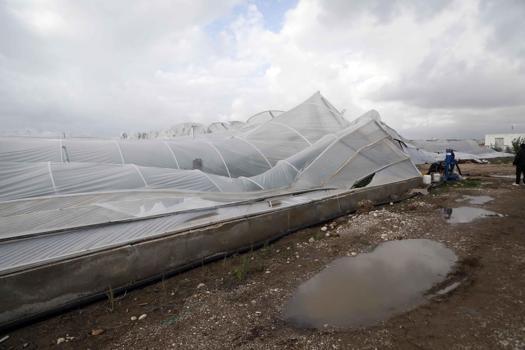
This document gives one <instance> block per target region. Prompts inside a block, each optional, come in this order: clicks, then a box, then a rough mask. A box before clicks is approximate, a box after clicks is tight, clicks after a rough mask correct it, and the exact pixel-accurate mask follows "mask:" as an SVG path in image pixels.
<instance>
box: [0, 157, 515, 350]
mask: <svg viewBox="0 0 525 350" xmlns="http://www.w3.org/2000/svg"><path fill="white" fill-rule="evenodd" d="M462 170H463V171H464V172H465V173H469V176H468V180H467V181H464V182H461V183H458V184H457V185H454V186H444V187H441V188H438V189H436V190H435V191H432V192H431V194H429V195H422V196H418V197H415V198H412V199H409V200H406V201H403V202H401V203H396V204H393V205H387V206H384V207H378V208H372V209H371V211H368V210H367V208H363V209H362V211H361V212H360V213H357V214H354V215H349V216H345V217H342V218H339V219H338V220H335V221H332V222H328V223H324V224H322V225H319V226H316V227H311V228H309V229H305V230H301V231H298V232H295V233H293V234H291V235H289V236H287V237H285V238H283V239H281V240H279V241H277V242H275V243H273V244H271V245H268V246H265V247H263V248H262V249H259V250H256V251H253V252H250V253H247V254H243V255H240V256H233V257H230V258H227V259H224V260H221V261H217V262H214V263H210V264H207V265H204V266H202V267H199V268H196V269H193V270H191V271H188V272H185V273H182V274H179V275H176V276H174V277H171V278H169V279H165V280H163V281H161V282H159V283H156V284H154V285H150V286H147V287H145V288H142V289H139V290H134V291H131V292H128V293H127V294H126V295H122V296H118V297H116V298H115V299H114V300H104V301H100V302H98V303H95V304H92V305H89V306H86V307H82V308H79V309H77V310H73V311H70V312H67V313H65V314H62V315H59V316H56V317H54V318H51V319H47V320H44V321H41V322H39V323H36V324H33V325H29V326H27V327H25V328H22V329H18V330H15V331H12V332H10V333H9V334H8V335H9V338H8V339H7V340H5V341H3V342H2V343H0V348H6V349H22V348H25V349H37V348H38V349H45V348H61V349H166V348H174V349H231V348H243V349H270V348H276V349H305V348H307V349H390V348H391V349H497V348H501V349H524V348H525V304H524V302H525V294H524V293H525V278H524V271H525V186H520V187H514V186H511V184H512V179H510V178H506V177H491V176H490V175H493V174H500V175H510V174H513V172H514V169H513V167H512V166H511V165H509V164H486V165H475V164H472V165H463V166H462ZM465 194H467V195H489V196H492V197H494V198H495V200H493V201H491V202H488V203H486V204H484V205H481V206H480V205H469V204H468V203H467V202H465V201H457V200H460V199H461V198H462V196H463V195H465ZM465 205H468V206H473V207H482V208H485V209H488V210H492V211H495V212H497V213H500V214H503V215H504V217H498V216H494V217H488V218H483V219H478V220H476V221H474V222H472V223H463V224H449V223H447V222H446V221H445V219H444V217H443V214H442V210H441V208H445V207H459V206H465ZM368 209H369V208H368ZM323 226H325V227H326V231H323V230H322V227H323ZM407 238H428V239H433V240H436V241H440V242H443V243H444V244H446V246H448V247H449V248H451V249H453V250H454V252H455V253H456V254H457V255H458V257H459V258H460V262H459V263H458V265H457V266H456V268H455V270H454V272H453V273H452V274H451V275H450V276H449V279H451V280H459V281H462V283H461V285H460V287H458V288H457V289H455V290H453V291H452V292H450V293H448V294H446V295H443V296H440V297H438V298H433V299H431V300H430V301H429V302H428V303H427V304H425V305H423V306H420V307H418V308H416V309H414V310H412V311H409V312H407V313H404V314H401V315H398V316H395V317H393V318H391V319H388V320H385V321H383V322H382V323H380V324H377V325H376V326H373V327H369V328H366V329H354V330H334V329H329V328H326V329H321V330H316V329H297V328H295V327H293V326H291V325H289V324H287V323H286V322H284V321H283V319H282V316H281V315H282V308H283V305H284V304H285V302H286V301H287V300H288V298H289V297H290V296H291V294H292V293H293V291H294V290H295V288H296V287H297V286H298V285H299V284H301V283H302V282H304V281H306V280H307V279H308V278H310V277H311V276H313V275H315V274H316V273H317V272H319V271H321V270H322V269H323V267H324V266H326V265H327V264H328V263H330V262H331V261H333V260H334V259H335V258H337V257H341V256H347V255H350V256H352V255H356V254H359V253H363V252H367V251H370V250H372V249H373V248H374V247H375V246H376V245H377V244H379V243H380V242H383V241H385V240H396V239H407ZM141 315H142V318H141V317H140V316H141ZM143 315H146V316H143ZM132 318H133V319H134V318H140V319H137V320H132ZM2 337H4V335H0V339H1V338H2ZM57 342H59V343H60V344H58V345H57Z"/></svg>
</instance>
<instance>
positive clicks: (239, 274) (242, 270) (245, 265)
mask: <svg viewBox="0 0 525 350" xmlns="http://www.w3.org/2000/svg"><path fill="white" fill-rule="evenodd" d="M249 264H250V262H249V260H248V257H247V256H246V255H244V256H242V257H241V264H240V265H239V266H236V267H235V268H234V269H233V275H234V276H235V278H236V279H237V281H239V282H240V281H244V280H245V279H246V276H247V275H248V269H249Z"/></svg>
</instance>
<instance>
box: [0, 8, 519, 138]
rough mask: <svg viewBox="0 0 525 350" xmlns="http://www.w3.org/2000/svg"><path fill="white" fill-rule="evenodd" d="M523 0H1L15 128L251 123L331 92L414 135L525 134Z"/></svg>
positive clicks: (76, 131)
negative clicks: (257, 117)
mask: <svg viewBox="0 0 525 350" xmlns="http://www.w3.org/2000/svg"><path fill="white" fill-rule="evenodd" d="M524 18H525V1H523V0H515V1H512V0H494V1H484V0H480V1H478V0H460V1H444V0H440V1H431V0H420V1H408V0H406V1H405V0H397V1H396V0H366V1H365V0H355V1H352V0H324V1H323V0H275V1H270V0H268V1H264V0H260V1H257V0H253V1H252V0H247V1H242V0H208V1H205V0H173V1H168V0H158V1H153V0H137V1H133V0H112V1H105V0H96V1H95V0H89V1H88V0H86V1H83V0H78V1H71V0H41V1H40V0H35V1H30V0H0V121H1V123H0V131H1V132H2V133H4V134H5V133H10V132H15V131H20V130H25V129H31V130H36V131H51V132H56V131H66V132H68V133H70V134H72V135H92V136H112V135H115V136H116V135H118V134H119V133H120V132H122V131H128V132H133V131H136V130H153V129H163V128H167V127H169V126H171V125H174V124H176V123H179V122H184V121H197V122H204V123H207V122H211V121H215V120H246V119H247V118H248V117H249V116H250V115H252V114H254V113H256V112H258V111H261V110H264V109H269V108H272V109H288V108H291V107H293V106H294V105H295V104H297V103H300V102H301V101H302V100H304V99H306V98H307V97H309V96H310V95H311V94H313V93H314V92H316V91H318V90H319V91H321V93H322V94H323V95H324V96H325V97H327V98H328V100H330V101H331V102H332V103H333V104H334V105H335V106H336V107H338V108H340V109H346V114H345V116H346V117H347V118H348V119H353V118H354V117H357V116H358V115H359V114H361V113H363V112H365V111H367V110H369V109H372V108H373V109H376V110H378V111H379V112H380V114H381V115H382V117H383V120H384V121H386V122H387V123H389V124H390V125H391V126H393V127H394V128H396V129H398V131H400V132H401V133H402V134H403V135H405V136H406V137H410V138H429V137H480V136H482V135H484V134H485V133H488V132H511V131H512V127H513V126H514V129H515V131H521V132H525V39H524V38H525V20H524Z"/></svg>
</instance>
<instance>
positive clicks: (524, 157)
mask: <svg viewBox="0 0 525 350" xmlns="http://www.w3.org/2000/svg"><path fill="white" fill-rule="evenodd" d="M512 164H513V165H515V166H516V183H515V185H519V184H520V180H521V175H523V183H525V143H522V144H521V145H520V149H519V150H518V153H516V157H514V162H513V163H512Z"/></svg>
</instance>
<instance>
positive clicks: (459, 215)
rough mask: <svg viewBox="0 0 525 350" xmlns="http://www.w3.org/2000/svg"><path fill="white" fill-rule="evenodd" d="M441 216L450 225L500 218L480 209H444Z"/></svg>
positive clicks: (496, 214) (493, 213)
mask: <svg viewBox="0 0 525 350" xmlns="http://www.w3.org/2000/svg"><path fill="white" fill-rule="evenodd" d="M443 216H444V217H445V219H446V220H447V222H448V223H450V224H465V223H469V222H472V221H474V220H476V219H480V218H485V217H489V216H500V215H499V214H498V213H495V212H493V211H490V210H485V209H482V208H471V207H459V208H444V209H443Z"/></svg>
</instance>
